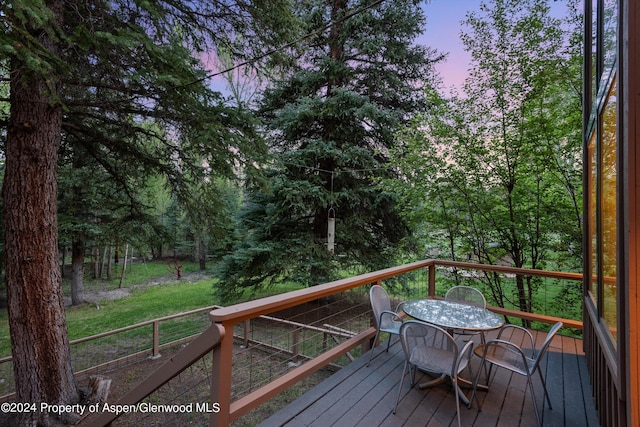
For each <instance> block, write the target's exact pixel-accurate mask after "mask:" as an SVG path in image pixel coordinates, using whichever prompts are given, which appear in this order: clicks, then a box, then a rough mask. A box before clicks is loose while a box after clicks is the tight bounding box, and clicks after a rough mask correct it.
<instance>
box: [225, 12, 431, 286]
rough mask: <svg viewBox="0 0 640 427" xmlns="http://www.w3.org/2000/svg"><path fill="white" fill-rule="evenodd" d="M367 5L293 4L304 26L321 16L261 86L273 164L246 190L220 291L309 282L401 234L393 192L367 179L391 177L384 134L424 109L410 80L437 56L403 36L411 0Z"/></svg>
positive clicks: (415, 24) (427, 71)
mask: <svg viewBox="0 0 640 427" xmlns="http://www.w3.org/2000/svg"><path fill="white" fill-rule="evenodd" d="M370 3H371V2H369V1H347V0H341V1H326V0H315V1H307V2H302V3H301V4H300V5H299V10H298V12H299V14H300V16H301V18H302V20H303V21H304V22H306V24H307V25H308V31H309V32H312V31H313V30H316V29H318V28H323V27H325V26H328V25H329V24H332V25H331V26H330V28H329V29H328V30H326V31H324V32H321V33H316V35H315V36H314V37H313V38H312V39H310V40H309V41H308V45H306V46H305V47H303V48H301V50H302V52H301V53H300V54H299V57H298V59H297V61H296V62H295V64H294V65H292V66H291V67H290V68H289V69H288V70H287V73H286V74H285V78H283V79H281V80H280V81H278V82H276V83H275V84H273V86H272V87H270V88H269V89H268V90H267V91H266V92H265V93H264V97H263V100H262V104H261V109H260V111H261V115H262V117H263V118H264V120H265V126H266V135H267V136H266V138H267V139H268V141H269V145H270V147H271V150H272V153H273V155H274V157H273V162H272V163H270V164H269V165H268V166H267V168H268V171H269V172H268V173H269V176H268V179H267V181H266V183H262V185H256V186H250V187H249V188H248V189H247V195H246V200H245V204H244V209H243V212H242V214H241V217H240V224H239V228H238V230H239V233H240V235H239V243H238V245H237V247H236V249H235V251H234V252H233V253H232V254H230V255H229V256H227V257H226V258H225V260H224V263H223V265H222V272H221V273H222V277H223V279H222V280H221V281H220V285H219V288H218V291H219V292H220V293H221V294H226V295H228V294H232V293H234V292H236V291H239V290H240V289H241V288H244V287H250V286H259V285H262V284H268V283H270V282H272V281H273V280H294V281H296V282H298V283H300V284H308V285H314V284H319V283H323V282H326V281H329V280H333V279H336V278H337V277H338V276H339V275H340V274H341V273H344V271H345V269H366V270H371V269H377V268H382V267H386V266H389V265H390V264H392V263H393V262H394V258H395V257H394V254H395V253H396V251H397V249H398V247H399V245H400V244H401V242H402V241H403V239H404V238H406V237H407V236H408V234H409V229H408V227H407V224H406V223H405V221H404V220H403V219H401V218H400V216H399V215H398V211H397V208H396V196H395V195H394V194H393V193H390V192H388V191H384V190H380V189H379V188H377V187H376V182H377V180H379V179H380V178H382V177H389V176H392V175H393V171H392V170H391V168H390V167H389V149H390V148H391V147H393V146H394V144H395V142H394V134H395V132H396V131H397V130H398V128H399V126H401V125H402V124H403V123H405V122H406V121H407V120H409V119H411V117H412V116H413V115H415V114H416V113H417V112H419V111H423V110H424V109H425V108H426V107H427V104H426V103H425V100H424V97H423V96H422V90H421V88H422V87H424V86H425V84H426V82H428V81H429V80H430V79H431V78H432V76H433V64H434V63H435V62H436V61H438V60H440V59H441V58H442V56H440V55H439V54H438V53H437V52H435V51H434V50H432V49H430V48H427V47H424V46H419V45H414V41H415V38H416V37H417V36H418V35H419V34H420V32H421V31H422V29H423V27H424V25H425V16H424V14H423V12H422V9H421V8H420V3H421V2H419V1H409V0H395V1H386V2H382V3H380V4H377V5H375V6H374V7H370V6H369V4H370ZM330 218H335V247H334V249H333V251H332V250H331V248H330V247H328V245H329V243H328V240H329V238H328V228H329V219H330ZM352 271H353V270H352Z"/></svg>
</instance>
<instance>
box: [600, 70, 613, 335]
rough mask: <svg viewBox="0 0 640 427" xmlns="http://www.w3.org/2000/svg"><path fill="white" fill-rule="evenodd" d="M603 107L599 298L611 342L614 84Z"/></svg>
mask: <svg viewBox="0 0 640 427" xmlns="http://www.w3.org/2000/svg"><path fill="white" fill-rule="evenodd" d="M605 102H606V104H605V107H604V109H603V111H602V114H601V118H600V122H601V123H602V134H601V155H600V165H601V167H600V174H599V175H600V182H601V184H600V186H601V195H600V200H599V205H600V206H599V207H600V218H599V222H600V233H599V234H600V236H601V238H602V245H601V247H602V257H601V259H600V260H599V262H600V263H601V264H602V274H601V281H600V282H601V284H602V290H601V298H602V307H601V310H602V313H601V315H602V318H603V319H604V320H605V322H606V324H607V326H608V328H609V330H610V331H611V333H612V335H613V337H614V339H615V338H616V319H617V308H616V301H617V299H616V295H617V292H616V291H617V286H616V285H617V281H616V277H617V274H616V263H617V258H618V257H617V216H616V214H617V203H616V202H617V198H616V195H617V193H616V188H617V185H616V184H617V182H618V180H617V177H618V170H617V161H618V155H617V143H618V139H617V138H616V118H617V114H616V112H617V105H616V104H617V103H616V82H615V80H614V82H613V84H612V86H611V90H610V91H609V95H608V97H607V98H606V101H605Z"/></svg>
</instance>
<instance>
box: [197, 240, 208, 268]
mask: <svg viewBox="0 0 640 427" xmlns="http://www.w3.org/2000/svg"><path fill="white" fill-rule="evenodd" d="M198 260H200V270H206V269H207V254H206V251H205V244H204V237H200V239H198Z"/></svg>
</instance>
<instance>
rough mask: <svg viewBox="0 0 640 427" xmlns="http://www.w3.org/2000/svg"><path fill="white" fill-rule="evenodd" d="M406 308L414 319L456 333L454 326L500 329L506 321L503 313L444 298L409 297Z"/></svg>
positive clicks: (463, 328) (439, 379)
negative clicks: (502, 316)
mask: <svg viewBox="0 0 640 427" xmlns="http://www.w3.org/2000/svg"><path fill="white" fill-rule="evenodd" d="M402 311H404V312H405V313H407V314H408V315H409V316H411V317H413V318H414V319H417V320H421V321H423V322H427V323H431V324H433V325H436V326H440V327H441V328H444V329H446V330H447V331H448V332H449V333H452V332H453V330H454V329H456V330H465V331H474V332H479V331H482V332H485V331H490V330H493V329H498V328H500V327H501V326H502V325H503V324H504V321H503V320H502V318H501V317H500V316H498V315H497V314H495V313H494V312H492V311H490V310H487V309H486V308H483V307H478V306H477V305H470V304H464V303H460V302H455V301H445V300H440V299H419V300H411V301H407V302H405V303H403V304H402ZM445 378H446V376H441V377H440V378H436V379H435V380H433V381H429V382H426V383H423V384H420V385H419V388H420V389H423V388H426V387H432V386H434V385H437V384H440V383H441V382H442V381H444V379H445ZM458 382H459V383H460V384H461V385H465V386H469V387H470V386H471V383H470V382H469V381H467V380H465V379H463V378H459V379H458ZM478 387H479V389H481V390H486V386H484V385H478ZM460 397H461V399H462V400H463V402H464V403H465V404H466V405H470V402H469V400H468V399H467V397H466V396H465V395H464V393H462V392H460Z"/></svg>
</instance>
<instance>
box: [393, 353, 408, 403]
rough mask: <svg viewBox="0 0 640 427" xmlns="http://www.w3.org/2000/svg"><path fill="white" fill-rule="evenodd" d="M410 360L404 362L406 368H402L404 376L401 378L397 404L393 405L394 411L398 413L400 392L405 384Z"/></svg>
mask: <svg viewBox="0 0 640 427" xmlns="http://www.w3.org/2000/svg"><path fill="white" fill-rule="evenodd" d="M408 364H409V362H407V361H405V362H404V368H402V378H401V379H400V387H398V397H397V398H396V406H394V407H393V413H394V414H395V413H396V410H397V409H398V402H400V394H401V393H402V386H403V385H404V377H405V375H406V373H407V365H408ZM409 373H411V367H409Z"/></svg>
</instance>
